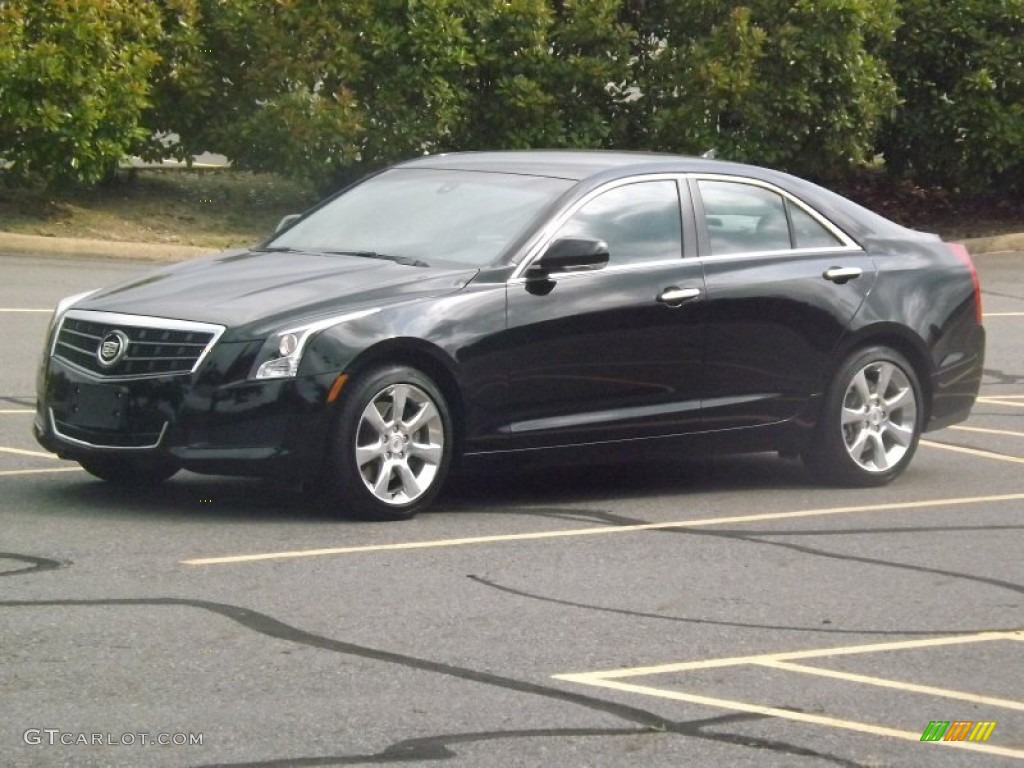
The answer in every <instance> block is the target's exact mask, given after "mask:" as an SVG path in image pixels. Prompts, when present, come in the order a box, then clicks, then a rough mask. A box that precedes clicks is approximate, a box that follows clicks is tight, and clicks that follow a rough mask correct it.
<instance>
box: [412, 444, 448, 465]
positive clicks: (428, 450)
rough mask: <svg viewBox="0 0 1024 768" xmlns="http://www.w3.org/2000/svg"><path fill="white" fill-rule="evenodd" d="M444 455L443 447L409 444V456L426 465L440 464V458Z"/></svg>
mask: <svg viewBox="0 0 1024 768" xmlns="http://www.w3.org/2000/svg"><path fill="white" fill-rule="evenodd" d="M443 454H444V447H443V446H440V445H437V444H435V443H410V444H409V455H410V456H417V457H419V458H421V459H423V461H425V462H427V463H428V464H433V465H435V466H436V465H437V464H440V463H441V456H442V455H443Z"/></svg>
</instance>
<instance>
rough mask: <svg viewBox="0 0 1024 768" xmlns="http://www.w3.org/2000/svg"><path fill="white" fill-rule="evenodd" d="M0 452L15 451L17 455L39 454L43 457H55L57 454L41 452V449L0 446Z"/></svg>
mask: <svg viewBox="0 0 1024 768" xmlns="http://www.w3.org/2000/svg"><path fill="white" fill-rule="evenodd" d="M0 453H16V454H18V455H19V456H39V457H42V458H44V459H56V458H58V457H57V456H55V455H53V454H52V453H43V452H42V451H25V450H22V449H21V448H4V447H3V446H0Z"/></svg>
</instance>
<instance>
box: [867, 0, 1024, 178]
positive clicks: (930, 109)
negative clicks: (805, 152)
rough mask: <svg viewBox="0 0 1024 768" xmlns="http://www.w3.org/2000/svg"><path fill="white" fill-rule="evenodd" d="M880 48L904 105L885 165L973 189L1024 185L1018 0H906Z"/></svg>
mask: <svg viewBox="0 0 1024 768" xmlns="http://www.w3.org/2000/svg"><path fill="white" fill-rule="evenodd" d="M900 10H901V16H902V20H903V25H902V26H901V27H900V30H899V33H898V35H897V36H896V39H895V40H894V41H893V43H892V45H891V46H889V47H888V48H887V50H886V58H887V61H888V65H889V69H890V71H891V72H892V74H893V76H894V78H895V79H896V82H897V84H898V87H899V92H900V96H901V98H902V104H901V105H900V107H899V108H898V109H897V110H896V111H895V113H894V114H893V117H892V120H891V121H889V122H888V124H887V125H886V127H885V129H884V130H883V132H882V136H881V141H880V146H881V149H882V151H883V152H884V155H885V161H886V166H887V167H888V168H890V169H891V170H892V171H893V172H895V173H901V174H905V175H909V176H912V177H913V178H915V179H916V180H918V181H920V182H923V183H926V184H935V185H941V186H945V187H948V188H961V189H963V190H965V191H976V190H979V189H984V188H986V187H990V186H997V187H1004V188H1005V187H1015V188H1016V189H1017V190H1021V191H1024V0H958V2H955V3H949V2H940V0H903V2H902V4H901V9H900Z"/></svg>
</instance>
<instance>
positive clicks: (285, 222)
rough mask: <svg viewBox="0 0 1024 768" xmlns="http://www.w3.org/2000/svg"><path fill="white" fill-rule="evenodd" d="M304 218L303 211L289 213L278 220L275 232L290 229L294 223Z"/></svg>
mask: <svg viewBox="0 0 1024 768" xmlns="http://www.w3.org/2000/svg"><path fill="white" fill-rule="evenodd" d="M301 218H302V214H301V213H289V214H288V215H287V216H285V217H284V218H282V219H281V220H280V221H279V222H277V227H275V228H274V234H275V235H276V234H279V233H281V232H284V231H285V230H286V229H288V228H289V227H290V226H291V225H292V224H294V223H295V222H296V221H298V220H299V219H301Z"/></svg>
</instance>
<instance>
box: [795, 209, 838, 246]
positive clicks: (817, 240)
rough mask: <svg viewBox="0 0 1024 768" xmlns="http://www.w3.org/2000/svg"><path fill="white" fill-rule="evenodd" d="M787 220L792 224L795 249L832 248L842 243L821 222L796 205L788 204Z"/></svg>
mask: <svg viewBox="0 0 1024 768" xmlns="http://www.w3.org/2000/svg"><path fill="white" fill-rule="evenodd" d="M789 218H790V221H792V222H793V239H794V240H796V247H797V248H832V247H835V246H837V245H842V244H843V243H842V241H841V240H840V239H839V238H838V237H836V236H835V235H833V234H832V233H831V232H829V231H828V230H827V229H826V228H825V227H824V226H822V224H821V222H819V221H818V220H817V219H815V218H814V217H813V216H811V214H809V213H807V211H805V210H804V209H803V208H801V207H800V206H798V205H793V204H790V206H789Z"/></svg>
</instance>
